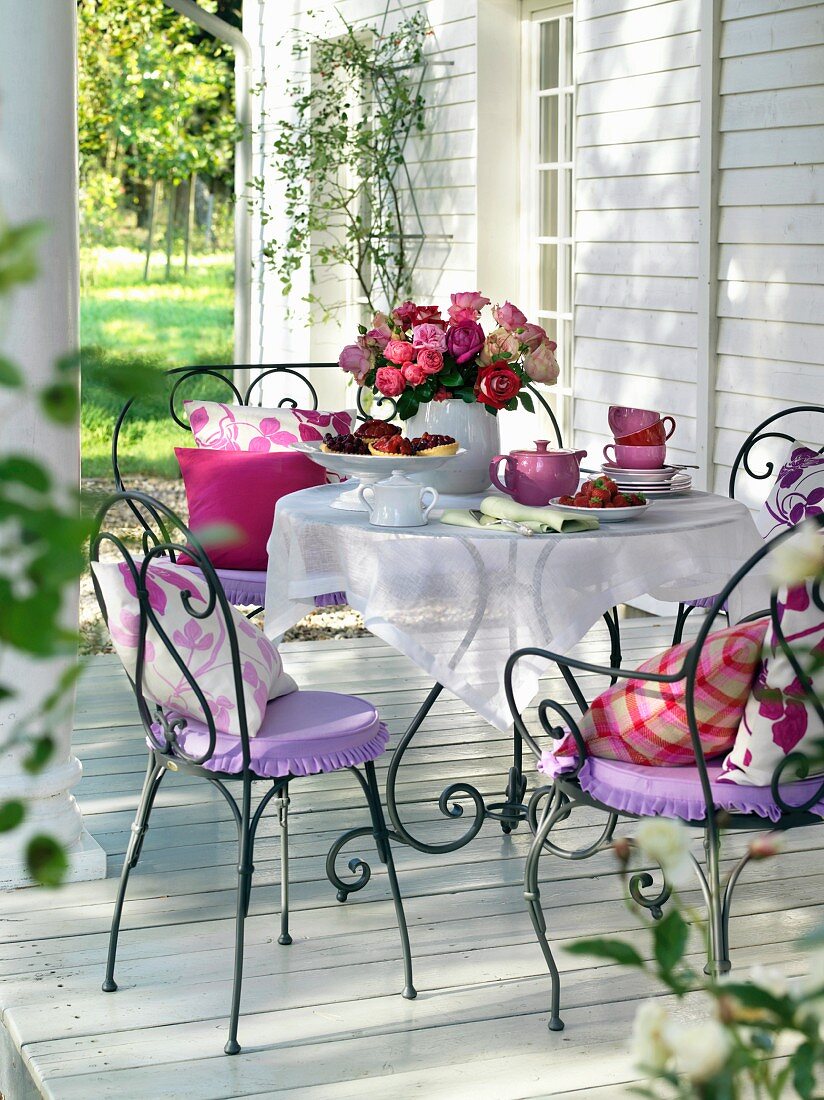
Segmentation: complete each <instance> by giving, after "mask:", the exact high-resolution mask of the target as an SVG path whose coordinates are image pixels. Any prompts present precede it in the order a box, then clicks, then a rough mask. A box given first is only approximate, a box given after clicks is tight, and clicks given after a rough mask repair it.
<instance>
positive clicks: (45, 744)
mask: <svg viewBox="0 0 824 1100" xmlns="http://www.w3.org/2000/svg"><path fill="white" fill-rule="evenodd" d="M53 752H54V740H53V739H52V738H51V737H49V736H48V734H46V735H44V736H43V737H36V738H34V740H33V741H32V742H31V748H30V750H29V752H28V754H27V755H26V757H25V758H24V760H23V767H24V768H25V769H26V771H27V772H29V773H30V774H31V775H35V774H36V773H37V772H39V771H42V770H43V768H45V766H46V764H48V762H49V760H50V759H51V756H52V753H53Z"/></svg>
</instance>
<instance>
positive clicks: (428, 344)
mask: <svg viewBox="0 0 824 1100" xmlns="http://www.w3.org/2000/svg"><path fill="white" fill-rule="evenodd" d="M412 344H413V345H414V346H415V347H416V348H429V349H430V350H431V351H445V350H446V333H445V332H444V330H443V329H442V328H441V327H440V326H439V325H416V326H415V327H414V328H413V329H412Z"/></svg>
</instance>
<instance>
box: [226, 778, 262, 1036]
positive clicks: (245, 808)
mask: <svg viewBox="0 0 824 1100" xmlns="http://www.w3.org/2000/svg"><path fill="white" fill-rule="evenodd" d="M251 809H252V781H251V778H250V777H249V776H248V775H247V776H245V777H244V779H243V800H242V804H241V808H240V821H239V822H238V865H237V874H238V883H237V915H236V918H235V973H234V980H233V984H232V1008H231V1012H230V1015H229V1038H228V1039H227V1040H226V1046H225V1047H224V1048H223V1049H224V1051H225V1052H226V1053H227V1054H239V1053H240V1043H238V1041H237V1026H238V1018H239V1016H240V993H241V987H242V985H243V934H244V925H245V922H246V914H247V913H248V912H249V895H250V893H251V887H252V875H253V873H254V870H255V867H254V864H253V863H252V848H253V843H254V842H253V838H252V827H251Z"/></svg>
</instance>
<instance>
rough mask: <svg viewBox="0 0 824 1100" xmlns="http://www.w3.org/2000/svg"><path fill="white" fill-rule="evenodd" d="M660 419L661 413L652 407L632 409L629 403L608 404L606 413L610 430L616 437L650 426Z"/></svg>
mask: <svg viewBox="0 0 824 1100" xmlns="http://www.w3.org/2000/svg"><path fill="white" fill-rule="evenodd" d="M660 419H661V414H660V413H657V412H653V410H652V409H633V408H631V407H630V406H629V405H610V407H609V413H608V414H607V420H608V421H609V428H610V431H611V432H612V434H613V435H614V436H616V437H619V436H623V435H632V433H633V432H641V431H643V430H644V428H651V427H652V425H653V424H655V423H657V422H658V421H659V420H660Z"/></svg>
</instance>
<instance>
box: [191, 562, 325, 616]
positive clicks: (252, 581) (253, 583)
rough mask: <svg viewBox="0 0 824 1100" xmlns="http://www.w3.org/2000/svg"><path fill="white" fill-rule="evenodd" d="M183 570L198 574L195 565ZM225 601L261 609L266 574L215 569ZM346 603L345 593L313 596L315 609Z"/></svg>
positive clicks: (264, 597)
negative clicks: (224, 594)
mask: <svg viewBox="0 0 824 1100" xmlns="http://www.w3.org/2000/svg"><path fill="white" fill-rule="evenodd" d="M184 568H186V569H191V570H192V571H193V572H196V573H199V572H200V570H199V569H198V568H197V566H195V565H187V566H185V567H184ZM215 573H217V576H218V580H219V581H220V583H221V584H222V585H223V591H224V592H225V593H226V599H227V600H228V601H229V603H230V604H233V605H234V606H235V607H263V605H264V603H265V602H266V573H265V572H262V571H258V570H256V569H216V570H215ZM345 603H346V593H345V592H327V593H326V594H325V595H322V596H315V607H339V606H342V605H343V604H345Z"/></svg>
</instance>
